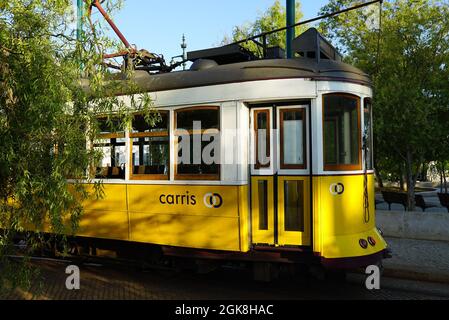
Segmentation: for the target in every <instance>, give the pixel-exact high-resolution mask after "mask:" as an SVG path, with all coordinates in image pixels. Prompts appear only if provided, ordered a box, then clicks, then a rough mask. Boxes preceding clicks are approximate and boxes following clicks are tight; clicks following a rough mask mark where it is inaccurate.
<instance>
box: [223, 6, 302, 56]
mask: <svg viewBox="0 0 449 320" xmlns="http://www.w3.org/2000/svg"><path fill="white" fill-rule="evenodd" d="M302 17H303V14H302V11H301V4H300V3H299V1H298V2H297V3H296V21H297V22H299V21H300V20H301V19H302ZM286 19H287V13H286V9H285V7H284V6H283V5H282V4H281V2H280V1H279V0H276V1H275V2H274V4H273V5H272V6H271V7H270V8H268V9H267V11H266V12H264V13H262V14H261V15H259V17H258V18H257V19H256V20H255V21H254V22H249V23H246V24H244V25H242V26H236V27H234V29H233V31H232V36H231V37H230V38H229V37H225V39H224V40H223V41H222V45H226V44H229V43H231V42H235V41H240V40H243V39H246V38H248V37H251V36H254V35H257V34H260V33H263V32H268V31H272V30H275V29H279V28H283V27H285V26H286V25H287V20H286ZM304 30H305V27H304V26H299V27H296V28H295V32H296V35H299V34H300V33H302V32H303V31H304ZM267 44H268V46H269V47H274V46H279V47H281V48H283V49H285V47H286V31H282V32H277V33H273V34H270V35H268V36H267ZM243 46H244V47H245V48H247V49H248V50H250V51H251V52H253V53H255V54H256V55H258V56H261V55H262V54H261V48H260V47H258V46H257V45H256V44H255V43H253V42H248V43H245V44H243Z"/></svg>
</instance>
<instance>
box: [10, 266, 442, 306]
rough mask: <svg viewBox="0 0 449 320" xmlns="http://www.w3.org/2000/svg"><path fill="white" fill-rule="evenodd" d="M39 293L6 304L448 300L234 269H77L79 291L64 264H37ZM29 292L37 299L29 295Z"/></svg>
mask: <svg viewBox="0 0 449 320" xmlns="http://www.w3.org/2000/svg"><path fill="white" fill-rule="evenodd" d="M37 264H38V265H39V266H40V267H42V276H43V281H42V285H43V287H42V290H41V291H40V293H36V292H38V291H37V286H35V287H34V288H33V289H32V290H30V291H27V292H24V291H20V290H16V291H15V292H14V293H11V294H8V295H7V296H4V297H3V298H4V299H42V300H86V299H99V300H104V299H114V300H134V299H151V300H154V299H156V300H173V299H174V300H236V299H237V300H240V299H244V300H292V299H294V300H296V299H298V300H308V299H322V300H326V299H343V300H346V299H358V300H359V299H369V300H379V299H380V300H386V299H387V300H391V299H401V300H402V299H449V286H444V285H439V284H432V283H424V282H417V281H408V280H398V279H391V278H385V277H384V278H382V281H381V290H376V291H368V290H367V289H365V286H364V280H365V279H364V277H363V276H362V275H355V274H354V275H350V276H349V278H348V280H347V283H345V284H333V283H330V282H325V281H319V280H316V279H313V278H310V277H308V278H288V279H287V278H284V279H280V280H277V281H274V282H273V283H269V284H265V283H257V282H254V281H252V280H250V279H251V275H250V274H248V273H246V272H242V271H236V270H219V271H216V272H213V273H211V274H207V275H198V274H191V273H187V272H182V273H180V272H173V271H169V272H168V271H157V270H151V271H147V272H142V271H136V270H129V269H120V268H118V269H117V268H111V267H98V266H96V267H92V266H81V267H80V269H81V289H80V290H78V291H69V290H67V289H66V288H65V280H66V274H65V268H66V265H65V264H61V263H56V262H39V263H37ZM33 293H35V295H34V296H33Z"/></svg>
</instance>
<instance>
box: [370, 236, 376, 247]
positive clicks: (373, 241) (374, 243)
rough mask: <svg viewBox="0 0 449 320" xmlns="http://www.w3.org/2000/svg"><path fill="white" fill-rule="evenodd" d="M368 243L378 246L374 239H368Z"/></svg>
mask: <svg viewBox="0 0 449 320" xmlns="http://www.w3.org/2000/svg"><path fill="white" fill-rule="evenodd" d="M368 243H369V244H370V245H372V246H373V247H374V246H375V245H376V240H374V238H373V237H368Z"/></svg>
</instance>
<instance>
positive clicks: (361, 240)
mask: <svg viewBox="0 0 449 320" xmlns="http://www.w3.org/2000/svg"><path fill="white" fill-rule="evenodd" d="M359 244H360V246H361V247H362V248H363V249H368V241H366V240H365V239H360V240H359Z"/></svg>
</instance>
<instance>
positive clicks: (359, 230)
mask: <svg viewBox="0 0 449 320" xmlns="http://www.w3.org/2000/svg"><path fill="white" fill-rule="evenodd" d="M367 186H368V193H369V214H368V212H365V210H364V176H363V175H348V176H325V177H316V178H314V212H315V214H314V251H315V252H319V253H320V255H321V256H323V257H325V258H345V257H357V256H364V255H370V254H374V253H377V252H379V251H381V250H383V249H385V248H386V246H387V245H386V242H385V241H384V240H383V238H382V236H381V235H380V234H379V233H378V231H377V229H376V223H375V206H374V204H375V200H374V177H373V175H372V174H370V175H368V179H367ZM368 236H371V237H373V238H374V239H375V240H376V242H377V244H376V246H374V247H373V246H368V248H367V249H363V248H362V247H361V246H360V245H359V240H360V239H365V240H367V238H368Z"/></svg>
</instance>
